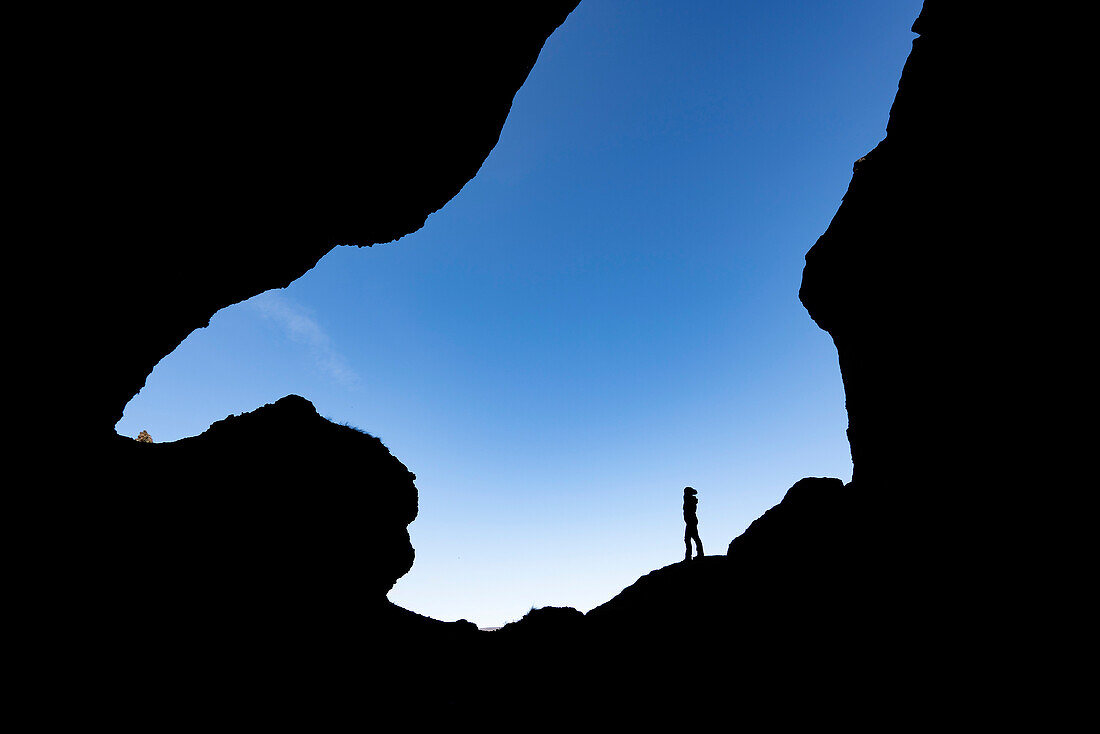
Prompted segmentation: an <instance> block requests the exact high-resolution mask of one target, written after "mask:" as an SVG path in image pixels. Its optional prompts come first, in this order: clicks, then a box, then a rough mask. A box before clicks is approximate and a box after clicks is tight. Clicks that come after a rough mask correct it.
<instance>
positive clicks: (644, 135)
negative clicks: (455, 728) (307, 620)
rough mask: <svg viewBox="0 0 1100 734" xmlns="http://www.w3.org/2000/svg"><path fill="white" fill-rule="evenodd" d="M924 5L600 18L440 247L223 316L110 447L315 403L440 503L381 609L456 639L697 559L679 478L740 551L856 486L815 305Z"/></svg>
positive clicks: (593, 19)
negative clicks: (847, 195) (822, 258)
mask: <svg viewBox="0 0 1100 734" xmlns="http://www.w3.org/2000/svg"><path fill="white" fill-rule="evenodd" d="M919 10H920V2H918V1H917V0H911V1H910V0H905V1H901V0H899V1H895V2H881V0H879V1H876V2H871V1H869V0H867V1H865V0H852V1H850V2H839V1H838V2H826V1H823V0H817V1H810V0H805V1H799V2H795V1H790V2H782V1H776V0H769V1H767V2H765V1H764V0H753V1H745V2H732V1H730V2H690V1H686V0H685V1H683V2H681V1H677V2H663V3H661V2H643V1H639V0H632V1H627V0H622V1H618V2H610V1H603V0H583V1H582V3H581V5H580V7H579V8H578V9H577V11H575V12H574V13H573V14H572V15H571V16H570V17H569V19H568V20H567V21H566V22H565V24H564V25H563V26H562V27H561V28H560V29H558V31H557V32H556V33H555V34H554V35H553V36H552V37H551V38H550V39H549V41H548V42H547V44H546V46H545V48H544V49H543V51H542V55H541V56H540V58H539V61H538V63H537V64H536V65H535V68H534V70H533V71H532V72H531V75H530V77H529V78H528V80H527V82H526V84H525V85H524V86H523V88H522V89H521V90H520V91H519V93H518V94H517V95H516V99H515V102H514V104H513V107H512V112H511V114H510V116H509V118H508V121H507V123H506V124H505V127H504V130H503V132H502V134H501V137H500V142H499V144H498V145H497V147H496V149H495V150H494V151H493V152H492V153H491V154H490V156H489V158H488V159H487V160H486V162H485V165H484V166H483V167H482V169H481V171H480V173H479V174H478V175H477V177H476V178H474V179H473V180H472V181H471V182H470V183H469V184H467V185H466V187H465V188H464V189H463V190H462V192H461V193H460V194H459V195H458V196H457V197H455V198H454V199H453V200H452V201H451V202H450V203H449V204H448V205H447V206H446V207H444V208H443V209H442V210H441V211H439V212H437V213H436V214H434V215H433V216H432V217H430V218H429V219H428V222H427V224H426V226H425V227H424V228H423V229H422V230H420V231H419V232H416V233H413V234H411V235H409V236H407V237H405V238H403V239H401V240H399V241H398V242H396V243H392V244H388V245H379V246H375V247H373V248H370V249H366V248H364V249H354V248H346V247H344V248H338V249H337V250H335V251H334V252H332V253H330V254H329V255H328V256H326V257H325V258H324V259H323V260H322V261H321V262H320V264H318V266H317V267H316V268H314V269H313V270H312V271H311V272H309V273H307V274H306V275H305V276H303V277H302V278H300V279H299V280H298V281H297V282H295V283H293V284H292V285H291V286H290V287H288V288H286V289H283V290H276V291H270V292H268V293H266V294H262V295H260V296H257V297H255V298H253V299H251V300H250V301H247V302H245V303H243V304H238V305H236V306H233V307H231V308H228V309H225V310H223V311H222V312H220V313H218V314H217V315H216V316H215V317H214V318H213V320H212V321H211V325H210V326H209V327H208V328H206V329H200V330H198V331H196V332H195V333H193V334H192V335H191V336H190V337H189V338H188V339H187V340H186V341H185V342H184V343H183V344H182V345H180V347H179V348H178V349H177V350H176V351H175V352H173V353H172V354H171V355H169V356H168V357H167V358H166V359H165V360H164V361H163V362H162V363H161V364H160V365H158V366H157V368H156V370H155V371H154V372H153V374H152V375H151V376H150V378H149V380H148V382H147V384H146V387H145V389H143V390H142V391H141V393H140V394H139V395H138V396H137V397H136V398H135V399H134V400H133V401H132V402H131V403H130V405H129V406H128V407H127V409H126V412H125V415H124V416H123V419H122V420H121V421H120V422H119V424H118V426H117V429H118V431H119V432H120V433H121V434H123V435H128V436H136V435H137V434H138V432H140V431H141V430H142V429H146V430H148V431H149V432H150V434H152V436H153V438H154V440H156V441H170V440H175V439H179V438H182V437H185V436H191V435H195V434H197V433H201V432H202V431H203V430H205V429H206V427H207V426H209V424H210V423H211V422H213V421H215V420H218V419H221V418H224V417H225V416H227V415H229V414H231V413H240V412H244V411H248V410H253V409H255V408H256V407H258V406H260V405H263V404H264V403H268V402H272V401H274V400H276V399H278V398H280V397H282V396H283V395H287V394H290V393H296V394H299V395H302V396H304V397H306V398H308V399H310V400H311V401H312V402H313V403H314V404H315V405H316V406H317V408H318V410H319V411H320V412H321V414H322V415H325V416H328V417H330V418H332V419H334V420H336V421H338V422H348V423H351V424H353V425H356V426H358V427H360V428H362V429H364V430H366V431H368V432H370V433H373V434H375V435H377V436H379V437H380V438H381V439H382V440H383V442H384V443H385V444H386V445H387V446H388V447H389V448H390V450H391V451H392V452H393V453H394V454H395V455H396V456H397V457H398V458H400V459H401V460H402V461H403V462H405V464H406V465H407V466H408V467H409V468H410V469H411V470H412V471H413V472H415V473H416V474H417V476H418V479H417V486H418V488H419V490H420V515H419V517H418V519H417V520H416V521H415V522H414V523H413V524H412V525H411V526H410V532H411V534H412V539H413V546H414V547H415V548H416V553H417V555H416V563H415V565H414V566H413V569H412V571H411V572H410V573H409V574H408V575H407V576H406V577H404V578H403V579H401V580H400V581H398V583H397V585H396V586H395V588H394V590H393V591H392V592H391V594H390V599H391V600H393V601H394V602H396V603H398V604H400V605H402V606H405V607H407V608H409V609H413V610H415V611H417V612H420V613H422V614H427V615H429V616H433V617H436V618H438V619H445V620H454V619H459V618H466V619H469V620H471V621H474V622H476V623H478V624H479V625H481V626H496V625H500V624H503V623H505V622H507V621H510V620H513V619H517V618H519V617H520V616H522V615H523V614H524V613H525V612H526V611H527V610H528V609H529V608H530V607H532V606H545V605H568V606H575V607H577V608H579V609H581V610H587V609H589V608H591V607H593V606H596V605H598V604H600V603H602V602H604V601H606V600H607V599H610V598H611V597H612V596H614V595H615V594H616V593H618V591H619V590H621V589H622V588H623V587H624V586H626V585H628V584H630V583H632V582H633V581H634V580H635V579H637V578H638V576H640V575H641V574H644V573H646V572H648V571H650V570H652V569H654V568H658V567H661V566H664V565H667V564H669V563H672V562H675V561H677V560H679V559H680V558H682V556H683V519H682V516H681V501H682V489H683V487H684V486H685V485H689V484H690V485H692V486H694V487H695V488H697V489H698V490H699V500H700V503H699V516H700V534H701V536H702V539H703V542H704V545H705V547H706V550H707V551H708V553H724V552H725V549H726V546H727V545H728V544H729V542H730V540H731V539H732V538H734V537H735V536H736V535H738V534H739V533H740V532H741V531H743V530H744V528H745V527H746V526H747V525H748V524H749V523H750V522H752V520H753V519H755V518H756V517H758V516H759V515H760V514H761V513H762V512H763V511H764V510H766V509H767V508H769V507H771V506H772V505H774V504H775V503H776V502H778V501H779V500H780V499H781V498H782V496H783V493H784V492H785V491H786V490H787V488H788V487H790V485H791V484H793V483H794V482H795V481H796V480H798V479H799V478H801V477H804V476H836V477H841V478H842V479H844V480H845V481H847V480H848V479H850V478H851V457H850V453H849V450H848V444H847V440H846V437H845V434H844V430H845V427H846V425H847V417H846V414H845V412H844V394H843V389H842V386H841V381H840V371H839V368H838V366H837V357H836V350H835V349H834V348H833V345H832V342H831V340H830V339H829V337H828V335H827V334H825V333H824V332H823V331H821V330H819V329H818V328H817V327H816V326H815V325H814V323H813V322H812V321H811V320H810V318H809V316H808V315H807V314H806V312H805V310H804V309H803V308H802V305H801V304H800V303H799V301H798V287H799V283H800V281H801V275H802V266H803V257H804V255H805V253H806V250H808V249H809V248H810V246H811V245H813V243H814V241H815V240H816V239H817V237H818V236H819V235H820V234H821V233H822V232H823V231H824V229H825V228H826V226H827V225H828V223H829V220H830V219H831V218H832V215H833V213H834V212H835V211H836V208H837V206H838V205H839V203H840V198H841V196H842V195H843V193H844V190H845V188H846V187H847V184H848V180H849V178H850V176H851V167H852V162H853V161H855V160H856V159H857V158H859V157H860V156H862V155H863V154H864V153H866V152H867V151H869V150H870V149H871V148H872V147H874V145H875V144H877V143H878V141H879V140H880V139H881V138H882V137H883V135H884V134H885V127H886V121H887V116H888V113H889V109H890V105H891V103H892V101H893V97H894V94H895V92H896V89H897V81H898V78H899V76H900V74H901V69H902V65H903V64H904V62H905V58H906V56H907V55H908V52H909V49H910V46H911V42H912V39H913V38H914V36H913V34H912V33H910V32H909V27H910V26H911V24H912V22H913V20H914V19H915V18H916V16H917V14H918V12H919ZM453 114H461V110H454V111H453ZM884 246H888V243H884Z"/></svg>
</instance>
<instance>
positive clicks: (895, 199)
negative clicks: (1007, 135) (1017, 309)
mask: <svg viewBox="0 0 1100 734" xmlns="http://www.w3.org/2000/svg"><path fill="white" fill-rule="evenodd" d="M978 5H979V4H974V3H951V2H945V1H943V0H929V1H928V2H926V3H925V6H924V8H923V10H922V11H921V14H920V17H919V18H918V19H917V21H916V22H915V23H914V25H913V30H914V31H915V32H916V33H919V34H920V37H919V38H918V39H916V40H915V41H914V42H913V50H912V53H911V54H910V56H909V58H908V60H907V61H906V64H905V68H904V70H903V73H902V76H901V81H900V83H899V85H898V93H897V97H896V99H895V101H894V105H893V107H892V109H891V111H890V119H889V124H888V126H887V131H886V132H887V134H886V137H885V139H883V141H882V142H881V143H879V145H878V146H876V147H875V149H874V150H872V151H870V152H869V153H868V154H867V155H865V156H864V157H862V158H860V159H859V160H858V161H856V162H855V165H854V173H853V176H852V181H851V184H850V186H849V187H848V191H847V193H846V194H845V195H844V199H843V203H842V204H841V206H840V208H839V210H838V211H837V213H836V216H835V217H834V218H833V220H832V222H831V224H830V225H829V227H828V229H827V230H826V231H825V233H824V234H823V235H822V236H821V238H820V239H819V240H818V241H817V243H816V244H814V246H813V247H812V248H811V249H810V251H809V252H808V253H807V254H806V266H805V270H804V272H803V277H802V286H801V290H800V292H799V296H800V298H801V300H802V303H803V304H804V305H805V306H806V309H807V310H808V311H809V313H810V316H811V317H812V318H813V319H814V321H815V322H817V324H818V325H819V326H820V327H821V328H823V329H825V330H826V331H827V332H829V334H830V335H831V336H832V338H833V341H834V343H835V344H836V348H837V353H838V355H839V359H840V369H841V375H842V377H843V380H844V391H845V399H846V405H847V411H848V437H849V441H850V444H851V450H852V460H853V464H854V473H853V479H854V480H855V481H856V482H860V483H870V484H875V485H877V486H880V487H882V488H883V489H884V490H885V489H886V487H888V486H889V487H890V488H891V489H890V490H889V491H890V492H891V493H892V494H894V495H896V496H899V497H905V498H907V499H908V498H909V497H910V496H911V495H910V492H911V491H921V490H920V488H922V487H928V486H932V485H935V486H939V487H941V488H942V489H943V490H945V491H950V492H951V493H953V494H956V495H957V497H958V498H959V499H961V498H962V497H964V496H966V495H967V494H969V492H970V489H969V487H968V486H967V483H968V482H969V481H971V480H977V479H978V477H979V476H981V475H982V474H984V473H986V472H987V471H988V470H989V465H988V463H986V464H985V465H984V466H980V464H981V463H982V462H983V461H987V459H982V458H980V457H989V456H991V455H998V454H999V453H1000V452H1001V451H1003V448H1004V446H1006V445H1008V443H1010V442H1011V440H1009V441H1005V440H998V439H997V438H996V437H997V436H998V435H1001V436H1002V439H1003V438H1007V436H1004V435H1003V434H1002V432H1003V431H1004V430H1005V429H1007V428H1008V427H1009V426H1010V425H1012V423H1013V421H1012V419H1011V418H1010V417H1009V416H1008V411H1006V404H1005V402H1004V400H1003V397H1004V393H1003V392H1002V387H1003V386H1004V384H1005V381H1004V376H1005V375H1006V374H1007V373H1008V372H1011V371H1013V370H1015V365H1016V364H1018V358H1017V356H1016V355H1013V354H1009V353H1007V352H1006V346H1007V344H1008V343H1010V342H1006V341H1004V340H1002V336H1003V335H1002V333H1001V331H1002V327H1001V325H1000V323H999V322H1000V321H1001V320H1002V319H1000V318H990V314H991V312H992V309H995V308H1001V307H1008V305H1009V304H1010V303H1011V302H1012V301H1013V300H1014V294H1012V293H1011V292H1010V288H1011V284H1010V283H1007V282H1005V281H1003V280H1002V279H1001V277H1000V276H999V274H998V273H999V270H1000V268H1001V267H1003V263H1004V262H1005V259H1004V258H999V257H997V256H996V255H995V254H994V252H993V251H992V250H991V249H990V248H989V247H988V246H987V244H986V243H988V242H991V241H1001V238H1002V237H1004V236H1005V235H1006V234H1007V232H1006V225H1007V224H1008V221H1007V220H1006V219H1005V216H1004V215H1005V213H1004V212H1002V211H1000V209H999V207H1000V206H1002V205H1003V203H1004V202H1005V201H1008V200H1010V197H1005V198H1003V199H1001V203H1000V204H998V203H997V201H996V196H995V192H997V191H1000V190H1004V189H1006V184H1007V180H1006V178H1005V176H1004V175H1003V174H997V173H996V172H997V171H999V170H1001V169H1002V168H1003V166H1002V165H999V164H997V163H996V162H995V161H996V160H997V159H999V158H1002V157H1003V155H1004V153H1005V151H1004V149H1003V148H1001V147H999V146H1000V143H999V142H996V140H997V139H996V137H995V134H994V133H995V131H996V130H997V129H998V127H1000V126H1002V125H1003V124H1004V122H1005V120H1004V117H998V110H997V107H996V106H994V105H993V103H992V100H991V99H990V98H989V97H988V96H987V95H988V94H989V90H991V89H993V88H995V87H988V88H987V86H986V85H987V84H991V85H995V84H996V83H997V81H996V80H995V79H992V78H991V77H997V76H1002V75H1003V74H1005V73H1006V72H1005V71H1003V70H1002V71H1000V72H998V74H990V75H987V74H984V73H982V72H979V71H978V70H979V69H985V68H986V64H989V63H991V60H993V59H996V60H997V62H996V63H998V64H999V63H1001V60H1002V59H1003V58H1004V57H1005V49H1001V48H997V45H998V44H999V43H1000V42H1001V41H1000V40H998V36H997V32H996V31H994V30H991V29H990V28H989V27H988V25H987V23H988V18H987V17H986V16H985V15H984V14H981V13H979V10H978ZM1002 40H1003V39H1002ZM979 79H981V81H980V82H979V81H978V80H979ZM1004 114H1005V115H1008V114H1009V113H1007V112H1005V113H1004ZM1008 218H1009V219H1011V217H1010V216H1009V217H1008ZM1005 239H1009V240H1010V239H1012V238H1011V236H1009V237H1005ZM1006 287H1007V288H1006ZM948 487H951V488H953V490H955V491H952V490H948V489H947V488H948ZM914 509H919V508H916V507H913V506H912V505H910V511H912V510H914Z"/></svg>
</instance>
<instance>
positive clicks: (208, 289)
mask: <svg viewBox="0 0 1100 734" xmlns="http://www.w3.org/2000/svg"><path fill="white" fill-rule="evenodd" d="M576 4H577V0H565V1H560V0H559V1H553V0H552V1H550V2H539V3H528V4H524V5H523V6H522V7H519V6H516V5H515V4H512V3H499V4H497V3H486V4H478V5H474V6H470V5H462V4H457V5H448V4H439V5H438V7H433V8H432V10H431V12H425V10H424V9H423V8H421V7H420V6H416V5H409V6H403V5H399V4H393V3H391V4H388V5H386V6H384V7H375V6H370V7H368V6H352V5H348V6H344V7H342V8H341V9H340V10H334V9H330V10H328V11H321V10H314V11H311V12H293V13H291V12H286V13H280V12H278V11H276V10H274V9H268V10H267V11H266V12H265V13H264V14H263V17H262V18H259V17H257V15H256V14H254V13H253V12H250V11H246V10H244V9H239V10H238V9H230V8H222V9H220V10H219V12H218V13H217V17H216V19H214V18H212V17H210V16H208V15H207V14H204V13H201V12H198V11H196V12H195V13H194V14H180V13H175V12H169V11H167V10H166V11H163V16H164V17H163V18H161V17H160V14H161V13H160V12H159V11H158V12H151V13H149V14H147V15H144V16H143V17H142V21H143V22H145V23H148V24H149V26H150V27H151V28H153V27H155V28H156V32H155V34H154V33H151V34H149V35H145V34H142V33H132V32H130V29H129V28H128V25H127V23H121V22H115V20H114V19H111V18H106V17H103V18H96V19H91V20H89V22H88V23H87V24H86V25H81V26H80V27H79V30H78V31H77V32H75V33H73V34H72V35H71V37H70V36H65V37H54V38H52V42H53V43H55V44H56V46H57V48H59V49H63V52H64V53H65V54H72V58H73V59H79V61H73V64H72V67H73V68H72V69H71V70H70V71H69V74H68V75H67V76H66V77H65V79H64V80H63V83H61V84H60V85H59V88H55V89H54V90H53V92H54V94H55V95H56V96H57V97H61V98H66V99H68V101H69V104H71V105H73V106H75V107H77V108H80V107H82V106H83V105H87V107H88V108H94V109H95V110H96V114H94V115H83V116H81V117H80V120H79V125H80V135H79V136H78V137H77V138H76V139H75V142H74V149H72V150H71V151H68V152H69V156H68V158H67V159H66V161H65V163H66V169H67V175H68V185H69V186H72V187H74V188H82V189H83V191H82V194H81V196H80V197H74V199H73V201H72V208H71V209H69V210H67V211H66V215H67V221H71V222H73V223H74V225H75V229H76V231H75V232H74V237H73V241H78V242H80V245H81V246H80V247H79V248H77V249H75V250H74V252H73V253H71V255H70V257H72V258H73V262H72V263H71V265H72V272H73V274H74V276H75V277H74V279H73V282H72V283H67V284H66V286H67V287H68V288H69V290H70V291H71V292H70V293H69V296H70V298H71V299H72V302H73V303H77V304H79V306H80V307H79V308H78V309H72V310H70V311H69V312H68V313H67V320H66V321H65V322H64V324H61V325H60V328H61V330H62V333H61V334H60V335H59V336H61V337H63V339H64V340H66V346H67V349H68V350H69V351H68V353H69V354H73V353H78V354H109V355H110V360H109V361H107V362H105V363H102V364H100V363H96V362H94V361H93V362H90V363H88V364H84V365H82V366H81V369H80V370H76V371H72V372H70V373H69V374H68V376H67V377H68V379H67V380H66V381H65V382H63V383H61V384H58V385H57V386H56V389H58V390H61V391H64V394H65V395H67V396H69V397H70V398H71V399H70V400H69V401H68V402H69V403H70V404H72V405H80V406H81V409H80V410H79V411H74V413H73V415H72V416H71V421H72V422H73V423H74V424H79V425H74V429H76V430H78V432H79V433H80V434H81V435H86V436H97V437H99V438H100V439H101V440H105V438H106V437H108V436H109V435H110V434H111V433H112V428H113V426H114V424H115V423H116V422H117V421H118V420H119V418H120V417H121V416H122V412H123V408H124V407H125V405H126V403H127V402H128V401H129V400H130V399H131V398H132V397H133V396H134V395H135V394H136V393H137V392H138V391H139V390H140V389H141V387H142V385H143V384H144V381H145V378H146V376H147V375H148V374H149V373H150V372H151V371H152V369H153V367H154V366H155V365H156V364H157V362H159V361H160V360H161V359H162V358H163V357H164V356H165V355H167V354H168V353H169V352H171V351H172V350H173V349H175V347H176V346H177V345H178V344H179V343H180V342H182V341H183V340H184V338H186V336H187V335H188V334H189V333H190V332H191V331H193V330H194V329H197V328H200V327H203V326H206V325H207V323H208V322H209V319H210V317H211V316H212V315H213V314H214V313H215V312H216V311H218V310H219V309H221V308H224V307H226V306H229V305H232V304H234V303H237V302H239V301H242V300H244V299H246V298H249V297H250V296H253V295H256V294H258V293H261V292H263V291H265V290H268V289H271V288H280V287H285V286H287V285H288V284H289V283H290V282H291V281H293V280H295V279H296V278H298V277H300V276H301V275H302V274H303V273H305V272H306V271H308V270H309V269H310V268H312V267H313V266H314V265H315V264H316V263H317V261H318V260H319V259H320V258H321V257H322V256H323V255H324V254H325V253H327V252H328V251H329V250H331V249H332V248H333V247H335V246H337V245H340V244H353V245H360V246H362V245H367V246H369V245H373V244H376V243H385V242H390V241H392V240H394V239H396V238H398V237H401V236H403V235H406V234H408V233H410V232H413V231H415V230H416V229H418V228H420V227H421V226H422V225H423V224H424V220H425V218H426V217H427V216H428V215H429V214H431V213H432V212H434V211H436V210H437V209H439V208H440V207H442V206H443V205H444V204H445V203H446V202H447V201H449V200H450V199H451V198H452V197H453V196H454V195H455V194H456V193H458V191H459V190H460V189H461V188H462V186H463V185H465V183H466V182H467V181H469V180H470V179H471V178H472V177H473V176H474V174H476V173H477V171H478V169H479V168H480V167H481V164H482V162H483V161H484V160H485V158H486V156H487V155H488V154H489V151H490V150H492V148H493V146H494V145H495V144H496V141H497V139H498V137H499V135H500V131H501V128H502V126H503V125H504V121H505V118H506V117H507V115H508V112H509V109H510V108H511V104H512V98H513V97H514V95H515V94H516V91H517V90H518V89H519V87H520V85H521V84H522V83H523V81H524V80H525V79H526V77H527V74H528V73H529V72H530V70H531V68H532V66H533V65H534V63H535V60H536V59H537V58H538V55H539V52H540V50H541V48H542V45H543V43H544V42H545V40H546V38H547V37H548V36H549V35H550V33H551V32H552V31H553V30H554V29H555V28H556V27H557V26H558V25H560V24H561V23H562V22H563V21H564V20H565V18H566V16H567V15H568V14H569V12H570V11H571V10H572V9H573V8H574V7H575V6H576ZM106 49H109V50H110V51H109V52H107V51H106ZM120 69H121V70H120ZM65 117H69V115H67V114H66V115H65ZM93 141H94V142H93ZM58 142H59V143H61V142H62V141H60V140H59V141H58ZM65 142H68V141H67V140H66V141H65ZM76 145H79V146H80V147H79V148H77V147H76ZM66 151H67V149H63V151H62V155H63V156H64V155H65V153H66ZM135 303H140V304H142V308H140V309H135V308H134V304H135Z"/></svg>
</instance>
